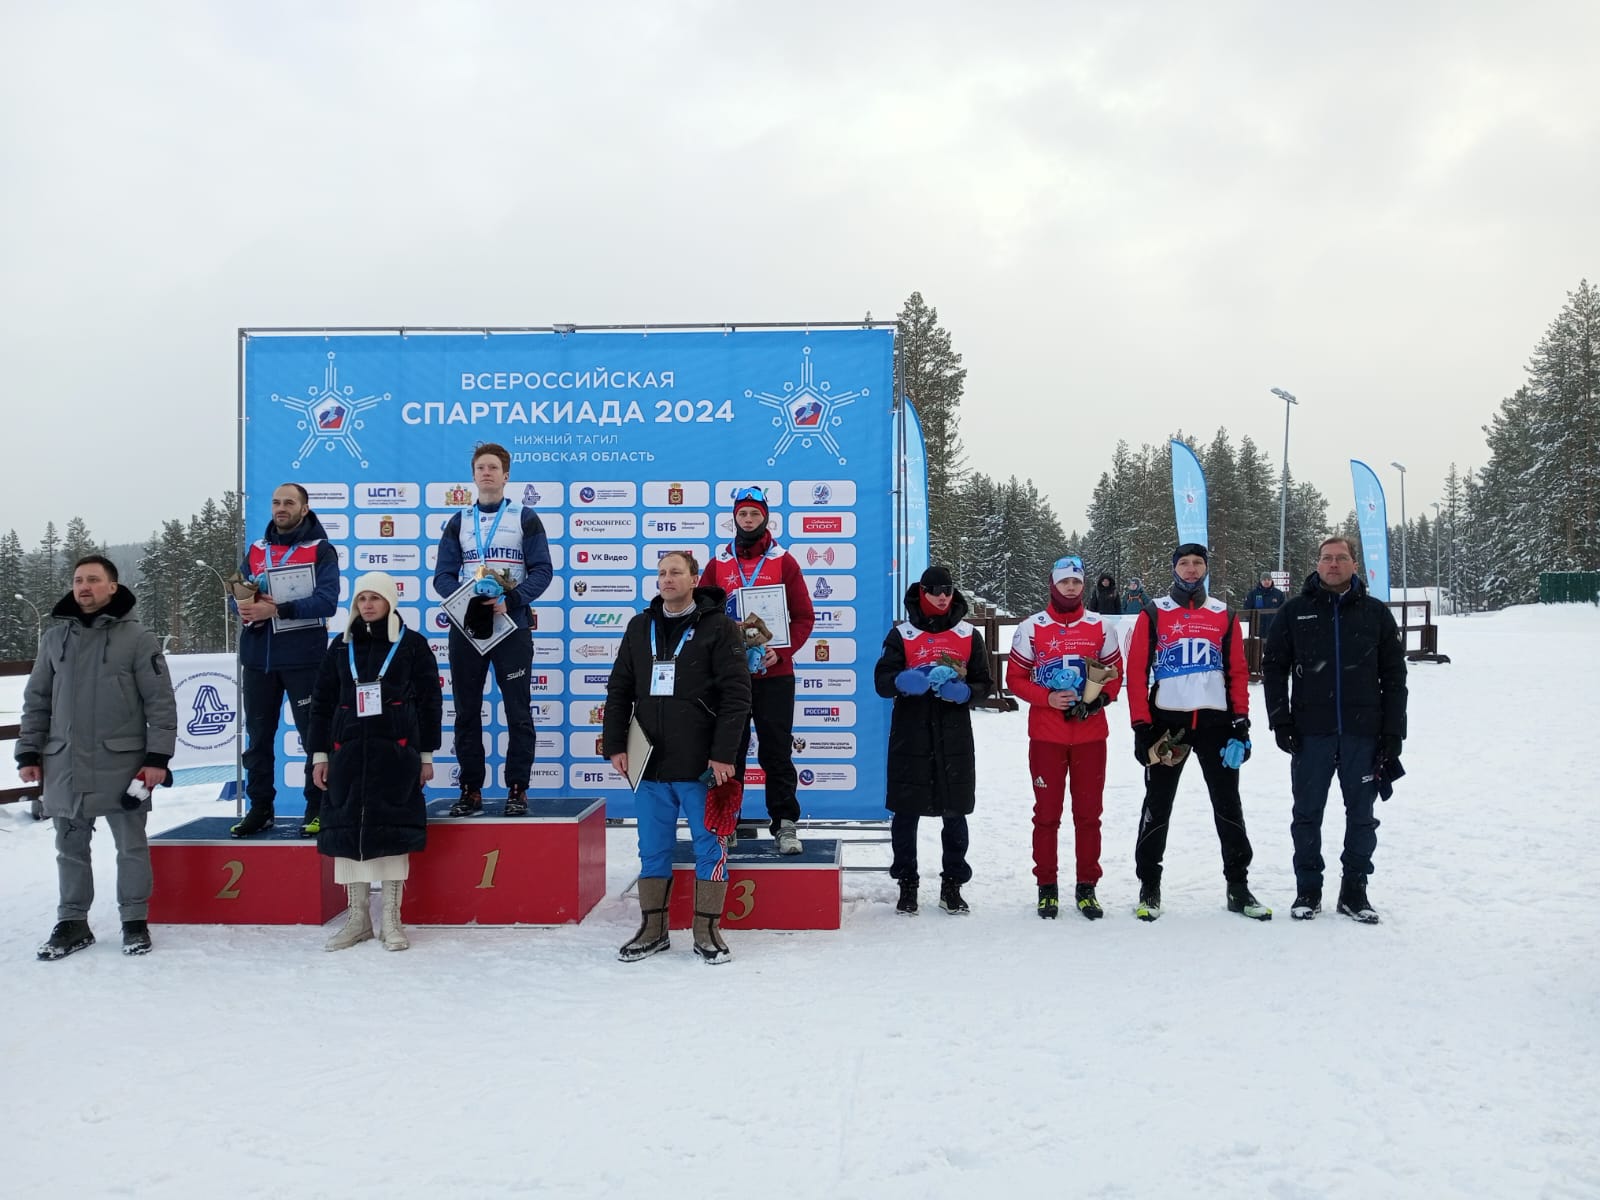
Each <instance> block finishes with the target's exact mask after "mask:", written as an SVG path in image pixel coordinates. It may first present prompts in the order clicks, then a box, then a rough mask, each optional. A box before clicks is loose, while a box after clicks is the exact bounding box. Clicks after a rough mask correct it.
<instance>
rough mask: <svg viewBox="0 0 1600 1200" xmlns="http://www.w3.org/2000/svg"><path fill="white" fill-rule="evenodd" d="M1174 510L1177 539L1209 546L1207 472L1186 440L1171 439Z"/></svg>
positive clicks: (1182, 541) (1181, 541)
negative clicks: (1176, 522) (1207, 534)
mask: <svg viewBox="0 0 1600 1200" xmlns="http://www.w3.org/2000/svg"><path fill="white" fill-rule="evenodd" d="M1172 511H1173V514H1174V515H1175V516H1176V517H1177V521H1178V542H1179V544H1180V545H1181V544H1182V543H1184V542H1195V543H1197V544H1198V545H1201V546H1205V547H1207V548H1209V547H1210V545H1211V543H1210V542H1209V541H1208V540H1207V539H1206V473H1205V471H1204V470H1203V469H1201V466H1200V460H1199V459H1198V458H1196V457H1195V453H1194V451H1193V450H1191V449H1189V447H1188V445H1187V443H1184V442H1180V441H1178V440H1177V439H1176V438H1174V439H1173V440H1172Z"/></svg>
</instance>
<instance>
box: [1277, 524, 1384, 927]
mask: <svg viewBox="0 0 1600 1200" xmlns="http://www.w3.org/2000/svg"><path fill="white" fill-rule="evenodd" d="M1317 553H1318V557H1317V569H1316V572H1315V573H1313V574H1312V575H1311V577H1310V578H1309V579H1307V580H1306V584H1305V587H1304V589H1303V590H1302V591H1301V593H1300V595H1298V596H1296V597H1294V598H1293V599H1292V600H1290V601H1289V602H1288V603H1287V604H1285V605H1284V606H1283V608H1282V609H1281V610H1279V613H1278V618H1277V620H1276V621H1274V622H1273V625H1272V628H1271V630H1269V631H1268V633H1267V640H1266V645H1265V646H1264V648H1263V649H1262V653H1261V672H1262V676H1263V680H1262V682H1263V687H1264V689H1265V691H1266V704H1267V719H1268V721H1269V722H1270V724H1271V726H1272V731H1273V734H1274V735H1275V736H1276V738H1277V742H1278V747H1279V749H1281V750H1283V751H1285V752H1286V753H1288V754H1289V755H1291V756H1292V757H1291V759H1290V779H1291V781H1292V784H1293V789H1294V820H1293V822H1292V823H1291V825H1290V829H1291V832H1292V833H1293V835H1294V873H1295V890H1296V896H1295V901H1294V907H1293V908H1292V909H1291V910H1290V914H1289V915H1290V916H1291V917H1293V918H1294V919H1295V920H1300V921H1304V920H1309V919H1311V918H1312V917H1314V916H1316V915H1317V913H1318V912H1320V911H1321V909H1322V870H1323V861H1322V814H1323V810H1324V808H1325V807H1326V806H1327V803H1328V787H1329V785H1330V784H1331V782H1332V780H1333V775H1334V772H1335V771H1337V772H1338V774H1339V790H1340V791H1341V792H1342V793H1343V794H1344V807H1345V834H1344V854H1343V855H1342V857H1341V859H1340V861H1341V863H1342V864H1343V868H1344V878H1343V881H1342V883H1341V885H1340V888H1339V911H1340V912H1342V913H1345V914H1346V915H1348V916H1351V917H1354V918H1355V919H1356V920H1358V921H1361V922H1363V923H1364V924H1375V923H1376V922H1377V920H1378V914H1377V912H1376V911H1375V910H1374V909H1373V908H1372V906H1371V905H1370V904H1368V902H1367V876H1368V875H1370V874H1371V873H1372V854H1373V851H1374V850H1375V849H1376V848H1377V844H1378V819H1377V817H1376V816H1375V815H1374V813H1373V806H1374V802H1375V801H1376V800H1377V797H1378V793H1379V789H1380V787H1386V786H1387V783H1388V781H1389V780H1392V779H1395V778H1398V776H1399V774H1400V771H1399V761H1400V749H1401V746H1402V744H1403V742H1404V740H1405V736H1406V660H1405V648H1404V647H1403V646H1402V645H1401V644H1400V634H1399V629H1398V627H1397V626H1396V624H1395V619H1394V614H1393V613H1391V612H1390V611H1389V608H1388V606H1387V605H1385V604H1383V603H1381V602H1379V601H1377V600H1375V599H1373V598H1372V597H1371V596H1370V595H1368V594H1367V589H1366V584H1365V583H1364V582H1363V581H1362V579H1361V577H1360V575H1358V574H1357V573H1356V564H1355V554H1354V551H1353V550H1352V548H1351V545H1350V542H1349V540H1348V539H1346V538H1342V537H1331V538H1328V539H1326V540H1325V541H1324V542H1323V543H1322V545H1321V547H1320V548H1319V549H1318V552H1317ZM1291 676H1293V679H1294V683H1293V687H1292V692H1291V685H1290V677H1291Z"/></svg>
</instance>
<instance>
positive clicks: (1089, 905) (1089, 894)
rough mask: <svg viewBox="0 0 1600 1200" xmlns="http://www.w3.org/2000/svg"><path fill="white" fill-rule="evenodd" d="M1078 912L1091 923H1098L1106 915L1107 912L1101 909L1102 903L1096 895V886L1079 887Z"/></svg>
mask: <svg viewBox="0 0 1600 1200" xmlns="http://www.w3.org/2000/svg"><path fill="white" fill-rule="evenodd" d="M1078 911H1079V912H1081V913H1082V914H1083V915H1084V916H1085V917H1087V918H1088V919H1089V920H1091V921H1098V920H1099V919H1100V918H1101V917H1103V916H1105V915H1106V910H1105V909H1103V908H1101V907H1100V901H1099V899H1098V898H1097V897H1096V896H1095V894H1094V884H1092V883H1080V884H1079V885H1078Z"/></svg>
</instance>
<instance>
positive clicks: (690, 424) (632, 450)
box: [244, 329, 898, 819]
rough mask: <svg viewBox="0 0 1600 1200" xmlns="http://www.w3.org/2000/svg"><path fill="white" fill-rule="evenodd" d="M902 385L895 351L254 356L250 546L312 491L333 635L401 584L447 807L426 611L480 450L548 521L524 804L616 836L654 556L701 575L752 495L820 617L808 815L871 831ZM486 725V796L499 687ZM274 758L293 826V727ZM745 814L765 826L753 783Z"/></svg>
mask: <svg viewBox="0 0 1600 1200" xmlns="http://www.w3.org/2000/svg"><path fill="white" fill-rule="evenodd" d="M892 363H893V333H892V331H890V330H888V329H847V330H821V331H810V332H806V331H801V330H752V331H749V332H729V331H723V330H717V331H681V332H679V331H675V332H650V333H646V332H642V331H641V332H603V333H585V332H574V333H568V334H561V333H527V334H484V333H466V332H462V333H441V334H426V335H423V334H412V335H402V334H398V333H396V334H373V335H368V334H351V335H323V334H315V335H299V334H251V335H247V341H246V346H245V375H244V415H245V418H246V425H245V428H246V429H247V430H248V433H247V436H246V438H245V448H244V463H245V478H244V489H245V492H246V504H245V519H246V523H247V532H248V535H249V536H250V537H251V538H255V537H259V536H260V534H261V531H262V530H263V529H264V528H265V527H266V524H267V522H268V519H269V516H270V499H271V495H272V491H273V488H274V487H276V486H277V485H278V484H280V483H283V482H286V481H291V480H292V481H294V482H297V483H299V484H301V485H302V486H304V487H305V488H306V490H307V491H308V492H309V493H310V496H311V506H312V508H313V509H314V510H315V511H316V512H317V514H318V515H319V516H320V517H321V519H322V521H323V523H324V525H326V526H327V527H328V531H329V536H330V539H331V540H332V541H333V543H334V545H335V547H336V549H337V550H338V553H339V560H340V569H341V573H342V575H343V583H342V586H341V595H340V601H341V608H340V612H339V614H338V615H337V616H336V617H335V619H334V621H333V622H331V625H332V628H333V629H334V631H338V630H339V629H342V628H343V624H344V621H345V614H346V612H347V610H348V607H349V603H350V585H351V583H352V582H353V581H354V579H355V578H356V577H357V576H358V575H360V574H362V573H363V572H365V571H369V570H384V571H387V572H389V573H390V574H391V575H393V576H394V577H395V579H396V581H397V582H398V584H399V586H400V604H399V608H400V612H401V615H402V616H403V617H404V619H405V621H406V623H407V624H408V625H410V626H411V627H412V628H414V629H418V630H420V631H422V632H423V633H425V634H426V635H427V636H428V638H429V639H430V641H431V643H432V644H433V646H434V649H435V653H436V657H437V658H438V661H439V665H440V675H441V680H442V682H443V683H444V685H445V710H446V717H447V721H446V729H445V739H444V740H445V744H444V746H443V747H442V748H441V750H440V752H439V755H438V756H437V759H436V776H435V779H434V782H433V784H432V785H431V786H430V788H429V793H430V798H438V797H442V796H445V795H447V794H450V793H453V792H454V791H455V789H456V787H457V785H458V778H459V776H458V775H457V774H456V772H455V769H454V768H455V762H454V743H453V738H452V728H451V722H450V719H449V718H450V717H451V715H452V714H453V711H454V704H455V700H454V697H453V695H452V692H451V686H450V684H451V681H450V677H449V676H450V672H449V666H448V661H447V659H446V656H445V646H446V638H447V633H448V618H447V617H446V616H445V614H444V611H443V608H442V600H443V597H441V596H439V595H438V594H437V592H436V591H435V590H434V589H433V586H432V579H433V572H434V567H435V563H436V559H437V548H438V543H439V536H440V533H441V531H442V529H443V526H444V523H445V522H446V521H447V520H448V519H449V518H450V517H451V515H453V514H454V513H456V512H458V511H460V510H461V509H462V508H464V507H465V506H467V505H468V504H471V503H472V502H473V500H474V498H475V494H474V492H473V488H472V473H471V459H472V452H473V448H474V447H475V446H477V445H478V444H479V443H481V442H498V443H500V444H501V445H503V446H505V447H506V448H507V449H508V450H509V451H510V452H511V454H512V458H513V461H512V466H511V483H510V485H509V486H508V488H507V490H506V494H507V496H509V497H510V498H511V499H513V500H516V501H519V502H521V503H524V504H528V505H531V506H533V507H534V508H535V509H536V510H537V511H538V512H539V514H540V516H541V518H542V520H543V521H544V524H545V529H546V532H547V533H548V535H549V538H550V547H551V556H552V559H553V562H554V567H555V579H554V581H553V582H552V584H551V587H550V589H549V591H548V592H546V594H545V596H544V597H543V598H542V599H541V600H540V601H539V602H538V603H536V605H535V607H534V613H535V616H536V621H537V627H536V628H535V630H534V631H533V634H532V636H533V640H534V666H533V670H532V672H531V673H530V678H531V681H532V690H533V709H534V720H535V725H536V728H537V731H538V745H537V749H536V761H535V764H534V773H533V779H532V782H531V784H530V789H529V790H530V792H531V793H532V794H533V795H535V796H544V797H552V796H565V795H578V796H603V797H604V798H605V800H606V802H607V811H608V814H609V815H611V816H616V817H627V816H631V815H632V813H633V797H632V793H631V792H630V791H629V790H628V788H627V786H626V784H625V783H623V782H622V781H620V780H619V779H618V778H617V776H616V775H615V774H614V773H613V772H612V771H611V767H610V764H609V763H607V762H606V761H605V759H604V758H603V756H602V755H601V753H600V750H601V747H600V744H599V738H600V731H601V714H602V710H603V706H604V703H605V685H606V679H607V677H608V676H609V674H610V668H611V662H612V660H613V658H614V657H615V655H616V652H617V647H618V645H619V644H620V638H621V634H622V631H623V629H624V627H625V626H626V625H627V623H628V621H629V619H630V618H631V617H632V616H633V614H634V613H636V612H638V611H639V610H641V609H642V608H644V607H645V606H646V605H647V604H648V603H649V601H650V600H651V598H653V597H654V595H655V572H656V564H657V562H658V561H659V559H660V556H661V555H662V554H663V553H665V552H667V551H669V550H679V549H687V550H690V551H691V552H692V553H693V554H694V555H695V557H696V558H697V559H698V560H699V561H700V562H701V563H702V564H704V563H705V562H706V561H707V560H708V559H709V557H710V556H711V555H712V554H713V553H714V552H715V550H716V548H717V547H718V546H719V545H723V544H726V543H727V542H728V540H729V539H730V537H731V536H732V515H731V507H732V504H731V502H732V494H733V491H734V489H735V488H739V487H743V486H747V485H751V484H757V485H761V486H763V487H765V488H766V489H767V492H768V497H769V507H770V510H771V515H772V518H773V526H774V532H775V536H776V538H777V540H778V542H779V543H780V544H782V545H783V546H785V547H786V548H787V549H788V550H789V551H790V553H792V554H793V555H794V557H795V558H796V559H797V560H798V562H799V563H800V566H801V568H802V569H803V570H804V572H805V574H806V581H807V586H808V587H809V588H810V589H811V592H812V596H813V599H814V602H815V603H816V605H817V607H818V608H819V610H822V612H819V620H818V625H817V629H816V631H815V632H814V633H813V634H812V636H811V639H810V640H809V642H808V643H807V644H806V646H805V647H803V648H802V649H801V650H800V652H799V653H798V654H797V655H796V658H795V666H796V704H795V735H794V743H795V746H794V749H795V766H796V768H797V770H798V773H799V776H800V781H801V786H800V802H801V808H802V811H803V813H804V815H805V816H807V817H810V818H819V819H826V818H841V819H881V818H882V817H883V812H884V810H883V794H884V775H883V771H884V764H883V753H882V748H883V746H884V744H885V739H886V736H887V725H888V711H889V709H888V705H886V704H885V703H884V702H883V701H881V700H880V699H879V698H878V697H877V696H876V694H875V693H874V691H873V687H872V664H873V663H874V662H875V661H876V654H877V648H878V645H879V643H880V641H881V640H882V637H883V633H884V631H885V630H887V628H888V626H889V624H890V622H891V621H892V620H893V619H894V614H895V611H896V606H897V602H898V598H897V597H895V596H894V595H893V594H892V593H893V586H892V573H893V562H894V551H895V546H894V514H893V512H892V511H891V504H892V493H893V491H894V470H893V462H892V451H893V440H894V428H893V427H894V419H893V414H892V412H891V397H892V394H893V392H892V376H893V369H892ZM824 614H825V619H824ZM482 709H483V714H484V718H485V719H484V723H483V724H484V740H485V743H486V745H487V749H488V760H489V777H488V779H487V780H486V782H485V790H486V792H488V793H489V794H490V795H494V794H497V793H499V794H503V789H504V787H505V783H506V780H505V773H504V760H505V753H506V748H507V747H506V742H507V737H508V733H507V730H508V725H507V722H506V714H505V711H504V706H503V704H502V702H501V700H500V697H499V695H498V692H497V691H496V689H495V688H494V685H493V677H492V674H491V681H490V685H489V688H488V691H487V692H486V694H485V696H484V699H483V705H482ZM843 731H848V732H843ZM278 749H279V754H278V756H277V757H278V764H279V785H278V789H279V790H278V794H279V802H280V804H282V803H291V804H292V802H293V798H294V797H296V796H297V795H298V793H299V790H300V784H301V780H302V779H303V771H304V763H303V759H302V758H301V757H300V747H299V742H298V739H296V738H295V736H294V734H293V730H292V727H291V726H290V725H289V723H288V722H287V721H286V722H284V731H283V732H282V733H281V734H280V743H279V747H278ZM858 750H859V754H860V757H857V754H858ZM751 766H752V768H754V767H755V754H754V748H752V753H751ZM745 811H746V813H748V814H751V815H759V816H764V815H765V809H764V804H763V791H762V788H761V786H760V772H759V769H755V770H753V771H752V779H751V786H750V788H749V799H748V800H747V802H746V805H745Z"/></svg>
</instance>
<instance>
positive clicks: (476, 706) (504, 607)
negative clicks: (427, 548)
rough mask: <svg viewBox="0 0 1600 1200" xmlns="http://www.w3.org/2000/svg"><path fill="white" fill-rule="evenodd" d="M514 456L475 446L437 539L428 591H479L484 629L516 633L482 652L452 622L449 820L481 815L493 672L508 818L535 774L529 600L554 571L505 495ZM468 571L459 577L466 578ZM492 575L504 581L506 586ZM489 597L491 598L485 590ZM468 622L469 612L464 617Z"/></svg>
mask: <svg viewBox="0 0 1600 1200" xmlns="http://www.w3.org/2000/svg"><path fill="white" fill-rule="evenodd" d="M510 477H511V453H510V451H508V450H507V449H506V448H505V447H504V446H499V445H496V444H495V443H494V442H484V443H483V444H482V445H480V446H478V447H477V448H475V449H474V450H473V452H472V481H473V483H474V484H475V485H476V486H477V489H478V501H477V503H476V504H474V505H473V506H472V507H471V508H468V509H466V510H464V511H463V512H459V513H457V514H456V515H455V516H453V517H451V518H450V519H449V520H448V521H447V522H445V526H444V532H443V533H441V534H440V536H439V561H438V564H437V566H436V567H435V569H434V574H433V590H434V591H436V592H437V593H438V594H439V595H440V597H442V598H444V599H449V597H451V596H452V595H454V594H455V593H456V592H457V591H459V590H460V589H461V588H463V587H471V588H474V589H476V590H477V592H478V595H477V596H476V597H474V599H473V600H472V602H471V603H472V604H473V605H474V606H480V607H481V609H482V615H483V617H484V618H485V619H486V622H487V623H488V625H489V627H490V628H492V627H493V620H494V618H495V617H496V616H500V615H505V616H509V617H510V618H511V620H512V621H514V622H515V623H516V626H517V629H516V632H515V633H512V634H510V635H508V636H507V637H505V638H503V639H502V640H501V641H499V642H497V643H495V645H494V646H493V647H491V648H490V650H489V652H488V653H487V654H485V653H483V652H482V651H481V650H479V648H478V647H477V645H475V644H474V643H473V642H472V641H471V640H470V639H469V638H468V637H467V635H466V634H464V633H462V632H461V630H460V629H458V628H457V627H456V626H455V625H454V624H452V625H451V626H450V684H451V695H452V697H453V698H454V701H455V706H456V727H455V754H456V763H457V764H458V765H459V767H460V768H461V795H460V797H458V798H457V800H456V802H455V804H454V805H453V806H452V807H451V809H450V815H451V816H452V817H470V816H476V815H477V814H478V813H481V812H482V811H483V793H482V788H483V779H484V773H485V767H486V764H485V761H484V753H483V711H482V710H483V685H484V684H485V682H487V680H488V677H489V668H490V667H491V666H492V667H493V668H494V681H495V684H496V686H498V687H499V689H500V699H501V700H503V701H504V702H505V706H506V724H507V726H508V727H509V736H508V739H507V742H508V744H507V746H506V809H505V813H506V816H508V817H524V816H527V815H528V780H529V778H530V777H531V776H532V774H533V754H534V742H535V730H534V727H533V695H532V692H531V690H530V685H531V683H532V681H531V680H530V679H529V678H528V672H529V671H530V670H531V669H532V668H533V634H532V633H531V632H530V631H531V630H532V628H533V607H532V605H533V602H534V601H535V600H537V599H538V598H539V597H540V596H542V595H544V590H545V589H546V588H547V587H549V586H550V580H551V578H552V577H553V571H552V567H551V562H550V542H549V539H548V538H547V537H546V536H545V532H544V522H542V521H541V520H539V514H538V513H537V512H535V511H534V510H533V508H532V507H531V506H529V505H524V504H518V503H516V502H514V501H512V500H509V499H507V498H506V494H505V493H506V482H507V481H508V480H509V479H510ZM463 576H465V578H463ZM499 580H509V581H510V584H511V588H510V590H509V591H508V590H506V589H505V588H504V586H503V585H502V584H500V583H499V582H498V581H499ZM491 593H492V594H491ZM468 619H469V621H470V620H472V613H471V612H470V611H469V613H468Z"/></svg>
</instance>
